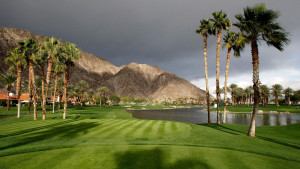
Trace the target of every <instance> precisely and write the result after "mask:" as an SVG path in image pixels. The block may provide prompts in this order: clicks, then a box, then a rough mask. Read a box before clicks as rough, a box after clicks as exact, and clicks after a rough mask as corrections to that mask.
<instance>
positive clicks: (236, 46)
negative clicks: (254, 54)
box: [223, 31, 245, 123]
mask: <svg viewBox="0 0 300 169" xmlns="http://www.w3.org/2000/svg"><path fill="white" fill-rule="evenodd" d="M223 40H224V44H223V48H224V47H225V46H226V47H227V58H226V71H225V82H224V113H223V123H225V122H226V105H227V79H228V72H229V63H230V57H231V49H233V50H234V53H233V54H234V56H236V57H240V56H241V55H240V52H241V51H242V50H243V48H244V47H245V43H243V36H242V33H234V32H231V31H229V32H227V35H225V37H224V38H223Z"/></svg>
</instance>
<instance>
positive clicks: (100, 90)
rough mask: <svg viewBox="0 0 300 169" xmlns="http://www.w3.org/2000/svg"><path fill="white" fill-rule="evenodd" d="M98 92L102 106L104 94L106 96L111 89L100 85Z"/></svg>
mask: <svg viewBox="0 0 300 169" xmlns="http://www.w3.org/2000/svg"><path fill="white" fill-rule="evenodd" d="M97 91H98V93H99V95H100V103H99V105H100V107H101V106H102V96H104V97H105V95H106V93H107V92H108V91H109V89H108V88H107V87H100V88H99V89H98V90H97Z"/></svg>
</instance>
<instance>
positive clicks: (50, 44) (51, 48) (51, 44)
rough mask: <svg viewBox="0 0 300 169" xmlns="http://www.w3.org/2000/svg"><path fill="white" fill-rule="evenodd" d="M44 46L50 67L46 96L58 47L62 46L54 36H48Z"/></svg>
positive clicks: (48, 69)
mask: <svg viewBox="0 0 300 169" xmlns="http://www.w3.org/2000/svg"><path fill="white" fill-rule="evenodd" d="M44 43H45V44H44V46H45V49H46V51H47V52H48V57H49V58H48V68H47V77H46V88H45V97H47V95H48V89H49V84H50V80H51V75H52V69H53V64H54V62H55V56H56V55H57V53H58V49H59V47H60V41H59V40H57V39H56V38H54V37H51V38H48V37H46V39H45V42H44ZM44 104H45V105H46V103H44Z"/></svg>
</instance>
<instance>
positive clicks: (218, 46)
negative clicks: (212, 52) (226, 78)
mask: <svg viewBox="0 0 300 169" xmlns="http://www.w3.org/2000/svg"><path fill="white" fill-rule="evenodd" d="M221 40H222V29H219V30H218V39H217V56H216V95H217V123H218V124H220V110H219V109H220V107H219V106H220V86H219V84H220V82H219V79H220V46H221Z"/></svg>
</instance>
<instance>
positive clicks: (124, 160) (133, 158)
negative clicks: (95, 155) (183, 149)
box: [115, 148, 211, 169]
mask: <svg viewBox="0 0 300 169" xmlns="http://www.w3.org/2000/svg"><path fill="white" fill-rule="evenodd" d="M169 158H170V156H169V154H167V153H166V152H164V151H163V150H162V149H160V148H154V149H150V150H129V151H126V152H123V153H116V154H115V161H116V164H117V169H141V168H143V169H154V168H155V169H159V168H174V169H177V168H211V167H210V166H209V165H208V164H207V163H205V162H203V161H201V159H195V158H185V159H178V160H177V161H175V162H174V163H168V161H167V160H170V159H169Z"/></svg>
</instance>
